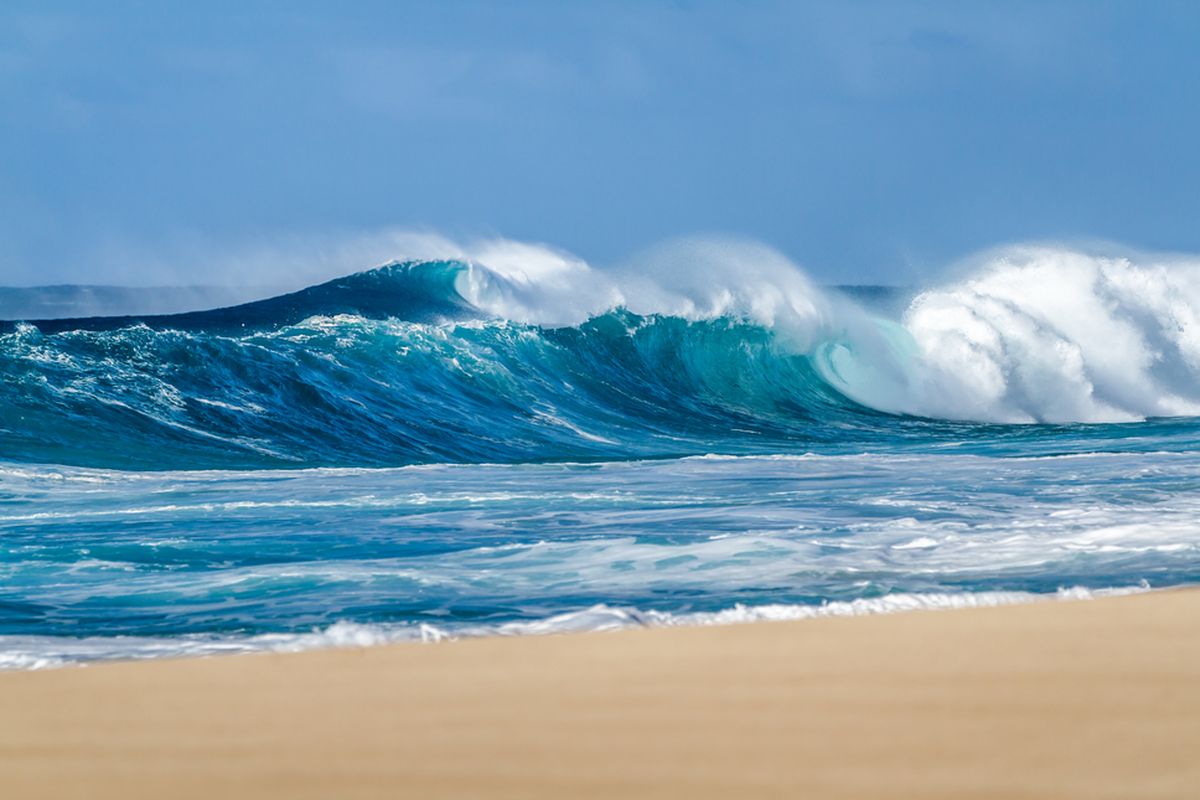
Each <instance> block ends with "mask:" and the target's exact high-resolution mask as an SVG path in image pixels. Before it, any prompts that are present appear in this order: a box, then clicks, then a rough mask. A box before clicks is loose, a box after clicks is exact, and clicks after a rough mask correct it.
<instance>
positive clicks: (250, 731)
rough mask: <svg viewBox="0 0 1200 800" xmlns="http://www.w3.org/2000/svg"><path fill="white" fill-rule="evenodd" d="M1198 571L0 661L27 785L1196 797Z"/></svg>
mask: <svg viewBox="0 0 1200 800" xmlns="http://www.w3.org/2000/svg"><path fill="white" fill-rule="evenodd" d="M1197 634H1200V589H1194V588H1189V589H1167V590H1162V591H1153V592H1146V593H1135V594H1128V595H1122V596H1115V597H1100V598H1093V599H1089V600H1088V601H1087V602H1082V601H1080V602H1074V601H1071V602H1056V603H1050V602H1031V603H1020V604H1014V605H1003V606H990V607H976V608H960V609H946V610H942V611H941V612H940V613H936V614H935V613H922V612H910V613H897V614H878V615H867V616H857V617H832V616H830V617H816V618H810V619H804V620H798V621H775V622H762V623H758V624H739V625H724V626H680V627H659V628H633V629H626V630H620V631H609V632H589V633H571V634H559V635H551V636H519V637H503V636H496V637H483V638H469V639H458V640H453V641H446V642H441V643H439V644H437V645H436V646H431V647H410V646H406V644H397V645H382V646H377V647H370V648H337V649H323V650H311V651H305V652H301V653H254V654H246V655H240V656H237V657H233V656H230V657H221V658H194V659H161V660H155V661H149V662H145V661H142V662H115V663H93V664H91V665H89V666H88V667H87V668H86V669H79V668H72V667H67V668H63V669H54V670H45V671H12V672H4V673H0V718H2V719H4V720H5V723H6V724H5V725H3V726H0V786H5V787H12V788H11V790H10V791H11V793H12V795H13V796H17V797H47V798H49V797H55V798H73V797H91V798H110V797H111V798H116V797H142V796H173V797H185V798H191V797H196V798H200V797H211V796H213V795H215V794H221V795H225V796H226V797H256V798H261V797H266V798H270V797H290V798H295V797H300V798H307V797H313V798H317V797H335V796H336V797H364V798H365V797H398V796H399V797H407V796H412V797H423V798H438V797H465V796H474V797H479V796H487V797H514V798H515V797H610V796H619V797H698V798H705V797H729V796H749V795H754V796H771V797H774V796H779V797H805V796H812V797H849V798H857V797H863V798H866V797H873V798H874V797H897V798H900V797H904V798H908V797H912V798H918V797H920V798H964V797H979V798H984V797H996V798H1000V797H1004V798H1014V797H1021V798H1026V797H1046V798H1051V797H1054V798H1062V797H1089V798H1106V797H1112V798H1118V797H1120V798H1128V797H1133V796H1136V797H1163V798H1167V797H1171V798H1174V797H1180V798H1182V797H1190V796H1193V795H1194V791H1195V786H1196V785H1198V784H1200V759H1196V758H1195V757H1194V753H1195V751H1196V749H1197V747H1198V746H1200V636H1198V635H1197Z"/></svg>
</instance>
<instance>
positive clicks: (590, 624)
mask: <svg viewBox="0 0 1200 800" xmlns="http://www.w3.org/2000/svg"><path fill="white" fill-rule="evenodd" d="M436 245H437V246H436V247H433V248H426V249H432V250H433V251H435V252H413V251H412V250H410V251H409V252H405V253H404V254H403V255H404V256H406V258H404V259H402V260H398V261H393V262H389V263H387V264H384V265H383V266H379V267H376V268H374V269H368V270H366V271H363V272H358V273H354V274H350V275H346V276H342V277H337V278H334V279H333V280H331V281H327V282H324V283H317V284H314V285H312V286H309V287H307V288H303V289H300V290H299V291H296V292H293V293H291V294H285V295H279V296H276V297H272V298H268V299H265V300H260V301H256V302H252V303H247V304H243V305H240V306H233V307H227V308H217V309H212V310H204V311H196V312H189V313H183V314H172V315H162V316H153V315H142V316H137V317H91V318H86V319H65V320H63V319H56V320H13V321H9V322H5V323H0V577H2V580H3V582H2V583H0V667H8V668H33V667H44V666H57V665H60V664H65V663H72V662H77V661H89V660H95V659H109V658H143V657H157V656H168V655H184V654H207V653H215V652H231V651H241V650H254V649H273V650H289V649H302V648H305V647H315V646H326V645H337V644H372V643H378V642H387V641H397V640H407V639H416V640H430V639H441V638H445V637H447V636H451V637H452V636H467V635H504V634H514V633H539V632H547V631H557V630H583V629H607V628H612V627H624V626H628V625H669V624H710V623H724V622H734V621H741V620H754V619H779V618H801V617H806V616H813V615H820V614H841V613H847V614H849V613H871V612H880V611H889V610H904V609H909V608H921V607H939V608H940V607H954V606H960V605H979V604H994V603H1003V602H1018V601H1026V600H1031V599H1038V598H1056V597H1082V596H1089V595H1091V594H1094V593H1108V592H1120V591H1141V590H1145V589H1149V588H1159V587H1166V586H1176V585H1182V584H1187V583H1193V582H1195V581H1197V579H1198V578H1200V531H1198V530H1197V527H1198V526H1197V520H1198V519H1200V482H1198V480H1197V476H1200V424H1198V420H1197V418H1198V416H1200V259H1189V258H1187V257H1182V256H1144V255H1128V254H1123V255H1112V254H1098V253H1095V252H1090V251H1085V250H1080V249H1070V248H1064V247H1058V246H1040V245H1039V246H1032V245H1031V246H1020V247H1009V248H1004V249H1000V250H996V251H992V252H989V253H985V254H982V255H980V256H978V257H977V258H975V259H973V260H972V261H971V262H969V263H968V264H965V265H963V266H962V267H961V268H960V269H959V270H957V272H956V273H955V274H954V275H953V276H952V277H949V278H945V279H943V280H939V281H934V282H931V284H930V285H929V286H927V287H924V288H921V289H917V290H899V289H884V288H876V289H871V290H867V289H852V288H848V289H836V288H827V287H821V286H818V285H817V284H815V283H814V282H813V281H812V280H811V279H810V278H809V277H808V276H806V275H805V273H804V272H803V271H802V270H801V269H799V268H798V267H797V266H796V265H794V264H793V263H791V262H790V261H789V260H788V259H787V258H786V257H784V256H783V255H781V254H779V253H778V252H776V251H773V250H771V249H770V248H767V247H765V246H762V245H759V244H756V243H751V242H744V241H737V240H729V239H697V240H689V241H684V242H675V243H672V244H669V245H664V246H662V247H659V248H656V249H653V250H650V251H647V252H645V253H642V254H640V255H639V256H638V257H636V258H634V259H631V260H630V261H629V262H628V263H626V264H624V265H619V266H616V267H609V268H605V269H599V268H595V267H592V266H590V265H588V264H587V263H585V262H584V261H582V260H581V259H578V258H576V257H574V256H572V255H571V254H569V253H565V252H562V251H558V250H555V249H553V248H548V247H544V246H536V245H529V244H521V243H513V242H506V241H496V242H484V243H481V244H477V245H472V246H470V247H463V246H459V245H454V244H451V243H448V242H445V241H439V242H437V243H436ZM419 249H420V248H413V250H419ZM409 256H411V257H409Z"/></svg>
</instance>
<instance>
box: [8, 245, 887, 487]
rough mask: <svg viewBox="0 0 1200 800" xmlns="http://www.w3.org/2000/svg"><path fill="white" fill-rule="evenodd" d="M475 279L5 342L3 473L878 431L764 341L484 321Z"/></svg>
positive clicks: (425, 272) (582, 456)
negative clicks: (465, 296)
mask: <svg viewBox="0 0 1200 800" xmlns="http://www.w3.org/2000/svg"><path fill="white" fill-rule="evenodd" d="M464 269H466V266H465V265H462V264H454V263H452V262H427V263H421V264H417V263H409V264H395V265H389V266H386V267H383V268H380V269H377V270H372V271H369V272H365V273H359V274H357V275H353V276H350V277H349V278H345V279H341V280H338V281H333V282H330V283H327V284H322V285H320V286H316V287H311V288H309V289H306V290H304V291H301V292H297V293H294V294H291V295H286V296H283V297H279V298H273V299H271V300H265V301H262V302H259V303H251V304H247V305H244V306H238V307H234V308H229V309H220V310H216V311H209V312H200V313H194V314H182V315H172V316H163V317H148V318H141V319H126V318H116V319H112V318H97V319H93V320H75V321H66V320H56V321H53V322H52V323H37V324H15V325H13V326H12V327H11V329H10V330H9V331H8V332H7V333H4V334H2V335H0V354H2V357H0V442H2V444H3V452H4V454H5V457H6V458H8V459H13V460H19V461H27V462H37V463H60V464H71V465H80V466H96V467H111V468H150V469H192V468H255V467H267V466H326V465H328V466H334V465H338V466H347V465H350V466H383V465H403V464H414V463H428V462H512V461H547V460H593V459H614V458H631V457H632V458H637V457H657V456H668V455H687V454H695V453H704V452H709V451H710V450H713V449H716V450H720V451H729V452H754V451H760V450H763V449H766V450H771V449H779V448H787V447H789V446H791V445H794V444H795V443H796V442H811V441H832V440H836V439H837V438H838V435H839V434H838V431H839V429H841V428H853V427H862V426H863V419H862V417H863V416H864V415H866V416H871V414H870V412H866V411H864V410H859V409H856V408H855V407H854V406H853V405H852V404H849V405H848V404H847V403H846V402H845V401H844V400H843V399H842V398H841V397H840V395H838V394H837V393H836V392H834V391H832V390H830V389H829V388H828V386H827V385H826V384H825V382H824V381H823V380H821V379H820V377H819V376H818V375H817V374H816V373H815V372H814V371H813V369H812V366H811V364H810V363H809V362H808V360H807V359H806V358H805V357H803V356H802V355H798V354H790V353H788V352H787V351H785V350H783V349H781V348H780V347H779V346H778V343H777V342H776V341H775V337H774V336H773V334H772V332H771V331H769V330H767V329H765V328H763V327H761V326H756V325H753V324H749V323H746V322H743V321H738V320H733V319H727V318H721V319H715V320H705V321H689V320H685V319H680V318H673V317H663V316H657V315H650V316H643V315H636V314H632V313H630V312H627V311H614V312H610V313H607V314H602V315H600V316H597V317H594V318H592V319H590V320H588V321H587V322H585V323H583V324H582V325H578V326H569V327H564V328H543V327H540V326H536V325H530V324H523V323H516V322H511V321H506V320H495V319H487V320H485V319H467V318H465V317H466V316H467V315H468V314H470V309H469V307H468V306H466V304H465V303H464V302H462V300H461V298H460V297H459V296H458V295H457V294H456V293H455V292H454V290H453V286H454V281H455V279H456V277H457V276H458V275H459V274H461V271H462V270H464ZM476 316H478V315H476ZM455 317H457V319H455Z"/></svg>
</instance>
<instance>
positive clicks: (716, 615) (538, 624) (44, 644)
mask: <svg viewBox="0 0 1200 800" xmlns="http://www.w3.org/2000/svg"><path fill="white" fill-rule="evenodd" d="M1149 590H1150V587H1149V586H1147V585H1145V584H1142V585H1139V586H1129V587H1117V588H1110V589H1086V588H1082V587H1070V588H1063V589H1059V590H1058V591H1057V592H1055V593H1053V594H1034V593H1030V592H974V593H972V592H961V593H954V594H950V593H931V594H892V595H885V596H882V597H874V598H863V599H858V600H850V601H845V602H830V603H824V604H821V605H788V604H769V605H743V604H738V605H735V606H733V607H731V608H727V609H724V610H721V611H712V612H697V613H688V614H672V613H668V612H663V611H655V610H641V609H636V608H628V607H619V606H609V605H596V606H592V607H591V608H587V609H582V610H580V611H574V612H570V613H566V614H558V615H555V616H552V617H548V618H546V619H540V620H529V621H520V622H509V623H505V624H502V625H495V626H482V625H477V626H467V627H459V628H454V629H450V628H443V627H438V626H434V625H428V624H422V625H411V624H402V625H376V624H359V623H353V622H338V623H335V624H333V625H330V626H329V627H327V628H324V629H321V630H313V631H309V632H304V633H271V634H262V635H258V636H244V637H222V638H218V637H210V636H199V635H185V636H175V637H139V636H107V637H101V636H95V637H87V638H72V637H65V636H0V670H36V669H52V668H56V667H63V666H68V665H71V664H86V663H89V662H96V661H112V660H147V659H156V658H182V657H198V656H211V655H223V654H233V653H256V652H269V653H295V652H301V651H305V650H316V649H323V648H333V647H374V646H378V645H384V644H393V643H398V642H426V643H434V642H440V641H444V640H451V639H459V638H475V637H480V636H536V635H548V634H559V633H581V632H588V631H591V632H600V631H614V630H623V629H627V628H637V627H656V628H657V627H676V626H690V625H697V626H717V625H736V624H742V623H749V622H780V621H787V620H803V619H815V618H821V617H857V616H865V615H870V614H895V613H902V612H909V611H922V610H944V609H959V608H986V607H993V606H1004V605H1014V604H1018V603H1031V602H1041V601H1047V600H1084V599H1089V598H1093V597H1106V596H1115V595H1125V594H1134V593H1139V592H1145V591H1149Z"/></svg>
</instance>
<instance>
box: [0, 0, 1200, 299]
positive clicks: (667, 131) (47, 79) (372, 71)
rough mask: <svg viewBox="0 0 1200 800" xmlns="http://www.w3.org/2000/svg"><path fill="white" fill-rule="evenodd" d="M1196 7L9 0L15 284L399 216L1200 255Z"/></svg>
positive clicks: (578, 242)
mask: <svg viewBox="0 0 1200 800" xmlns="http://www.w3.org/2000/svg"><path fill="white" fill-rule="evenodd" d="M1197 8H1198V7H1197V6H1196V5H1195V4H1190V3H1169V2H1154V3H1134V2H1128V3H1103V2H1080V3H1031V4H1024V3H1019V2H1004V3H986V2H971V3H900V2H891V3H878V4H877V3H854V2H836V3H803V2H791V3H754V2H750V3H733V2H725V3H702V2H696V3H692V2H675V3H603V2H592V3H568V2H562V3H501V2H493V3H466V2H441V3H400V2H394V3H369V2H345V3H336V4H335V3H301V2H287V3H284V2H275V3H255V2H238V3H219V2H206V3H188V4H185V3H159V2H153V3H151V2H147V3H135V2H124V3H121V2H112V3H105V4H101V3H78V4H69V3H61V4H59V3H22V2H13V1H12V0H9V2H6V3H5V4H4V5H3V7H2V8H0V101H2V102H3V106H4V112H3V115H2V116H0V148H2V149H3V153H4V157H3V158H0V283H9V284H30V283H44V282H55V281H74V282H104V281H122V282H141V283H178V282H191V283H205V282H210V281H217V282H220V281H228V280H234V279H237V280H246V279H248V276H246V275H245V274H238V275H235V274H232V273H231V272H230V270H229V269H224V270H223V268H222V267H221V262H222V259H223V258H225V257H226V256H227V255H228V254H230V253H236V252H238V251H239V249H241V250H245V249H254V248H259V249H262V248H270V247H276V244H277V243H288V242H290V243H292V245H293V246H291V247H290V249H289V247H288V246H284V245H278V247H277V249H275V250H272V251H271V252H276V253H279V254H280V256H279V258H280V259H281V260H284V261H290V262H294V263H300V262H303V260H304V259H305V257H306V255H305V253H306V249H307V245H306V244H305V243H310V244H311V243H313V242H325V243H328V242H335V241H338V240H339V238H350V239H353V238H354V237H356V236H369V235H371V232H372V231H378V230H381V229H392V228H418V229H432V230H436V231H440V232H443V233H446V234H449V235H452V236H478V235H503V236H507V237H512V238H516V239H523V240H534V241H544V242H549V243H551V244H554V245H557V246H559V247H562V248H565V249H568V250H570V251H572V252H575V253H577V254H579V255H580V256H582V257H584V258H586V259H588V260H589V261H592V262H595V263H601V264H602V263H605V262H608V261H614V260H617V259H621V258H622V257H624V256H626V255H627V254H628V253H630V252H631V251H636V250H637V249H639V248H642V247H645V246H647V245H650V244H652V243H654V242H656V241H659V240H662V239H666V238H670V237H675V236H680V235H686V234H691V233H696V232H726V233H733V234H738V235H742V236H747V237H752V238H756V239H760V240H762V241H764V242H766V243H768V244H770V245H773V246H775V247H777V248H779V249H780V250H782V251H783V252H785V253H787V254H788V255H789V256H791V257H792V258H794V259H795V260H797V261H798V262H800V263H801V264H803V265H804V266H805V267H806V268H807V269H808V270H809V271H810V272H811V273H812V274H814V275H815V276H816V277H817V278H818V279H821V280H827V281H837V282H895V283H909V282H913V281H914V280H919V279H920V276H921V275H923V274H926V273H927V272H929V271H930V270H933V269H936V268H938V267H939V266H940V265H943V264H945V263H947V262H949V261H952V260H954V259H956V258H959V257H962V256H964V255H966V254H968V253H970V252H971V251H973V250H977V249H979V248H984V247H989V246H993V245H997V244H1001V243H1007V242H1012V241H1018V240H1030V239H1054V240H1088V239H1106V240H1114V241H1118V242H1121V243H1124V244H1127V245H1130V246H1135V247H1142V248H1149V249H1167V250H1184V251H1188V250H1200V225H1198V224H1197V219H1198V214H1197V212H1198V211H1200V203H1198V202H1197V199H1196V198H1197V187H1200V154H1198V153H1200V148H1198V146H1197V143H1198V142H1200V103H1198V102H1197V99H1198V98H1200V48H1198V47H1197V46H1196V42H1198V41H1200V10H1197ZM297 243H299V244H297ZM226 260H228V259H226ZM362 266H368V265H362Z"/></svg>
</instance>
